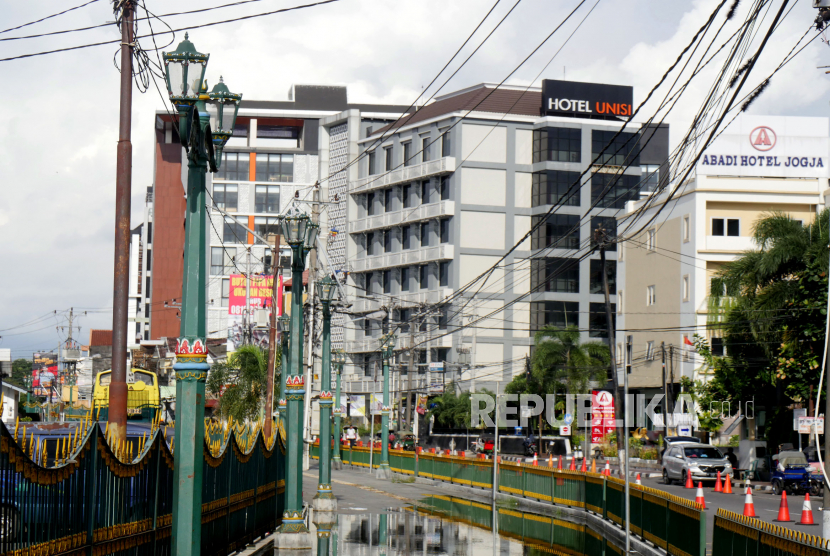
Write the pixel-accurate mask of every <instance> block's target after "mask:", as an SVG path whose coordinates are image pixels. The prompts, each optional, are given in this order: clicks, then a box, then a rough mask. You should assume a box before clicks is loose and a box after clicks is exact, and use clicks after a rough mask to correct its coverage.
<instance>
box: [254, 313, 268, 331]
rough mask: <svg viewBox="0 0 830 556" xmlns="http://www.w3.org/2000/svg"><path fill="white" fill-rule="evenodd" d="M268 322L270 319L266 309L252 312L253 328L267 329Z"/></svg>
mask: <svg viewBox="0 0 830 556" xmlns="http://www.w3.org/2000/svg"><path fill="white" fill-rule="evenodd" d="M270 322H271V317H270V313H269V312H268V310H267V309H256V310H255V311H254V326H255V327H256V328H268V326H269V324H270Z"/></svg>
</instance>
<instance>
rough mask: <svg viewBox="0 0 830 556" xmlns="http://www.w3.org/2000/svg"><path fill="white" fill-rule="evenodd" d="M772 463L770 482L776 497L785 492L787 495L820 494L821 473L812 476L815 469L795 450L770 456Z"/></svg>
mask: <svg viewBox="0 0 830 556" xmlns="http://www.w3.org/2000/svg"><path fill="white" fill-rule="evenodd" d="M772 461H773V465H774V469H773V470H772V474H771V477H770V482H771V483H772V491H773V492H774V493H775V495H776V496H778V495H780V494H781V492H782V491H785V490H786V491H787V494H804V493H807V492H809V493H810V494H812V495H814V496H819V495H820V494H821V491H822V483H824V480H823V478H822V476H821V471H819V473H818V474H817V475H814V474H813V472H814V471H815V470H816V469H815V468H814V467H813V466H811V465H810V464H809V463H808V462H807V457H806V456H805V455H804V454H803V453H801V452H798V451H796V450H791V451H785V452H781V453H780V454H776V455H774V456H772Z"/></svg>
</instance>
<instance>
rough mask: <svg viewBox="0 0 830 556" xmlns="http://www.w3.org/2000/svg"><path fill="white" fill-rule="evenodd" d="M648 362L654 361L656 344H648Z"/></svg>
mask: <svg viewBox="0 0 830 556" xmlns="http://www.w3.org/2000/svg"><path fill="white" fill-rule="evenodd" d="M646 361H654V342H653V341H652V342H646Z"/></svg>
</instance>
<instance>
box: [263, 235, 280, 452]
mask: <svg viewBox="0 0 830 556" xmlns="http://www.w3.org/2000/svg"><path fill="white" fill-rule="evenodd" d="M279 261H280V235H279V234H274V251H273V252H272V253H271V269H273V272H272V275H273V281H272V282H271V322H270V324H269V328H268V375H267V376H266V382H265V422H264V423H263V425H262V432H263V434H264V435H265V438H270V436H271V414H272V413H273V412H274V374H276V372H277V369H276V361H275V360H276V354H277V307H278V304H277V300H278V299H279V298H278V297H277V296H278V295H281V294H278V293H277V286H278V285H279V277H280V275H281V274H282V273H281V272H280V263H279ZM284 376H285V373H280V378H282V377H284ZM280 382H285V381H284V380H280Z"/></svg>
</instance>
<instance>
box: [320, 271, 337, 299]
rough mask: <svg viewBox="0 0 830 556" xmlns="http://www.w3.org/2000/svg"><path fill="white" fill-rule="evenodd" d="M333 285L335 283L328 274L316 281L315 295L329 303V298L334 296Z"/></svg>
mask: <svg viewBox="0 0 830 556" xmlns="http://www.w3.org/2000/svg"><path fill="white" fill-rule="evenodd" d="M335 286H336V283H335V282H334V280H332V279H331V277H329V276H326V277H325V278H323V279H322V280H320V281H319V282H317V296H318V297H319V298H320V301H322V302H324V303H331V300H332V299H333V298H334V290H335Z"/></svg>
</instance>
